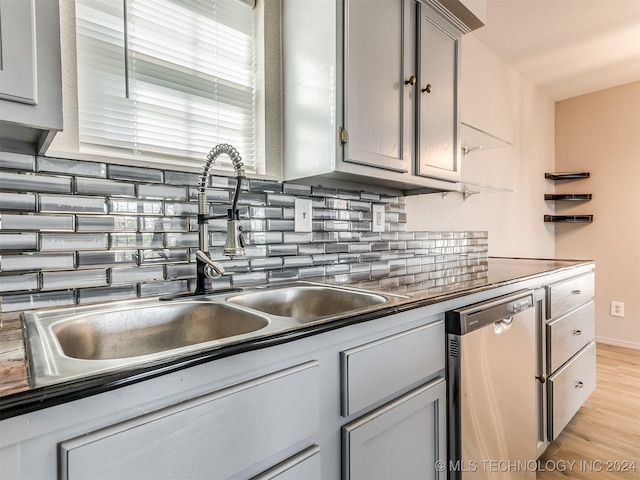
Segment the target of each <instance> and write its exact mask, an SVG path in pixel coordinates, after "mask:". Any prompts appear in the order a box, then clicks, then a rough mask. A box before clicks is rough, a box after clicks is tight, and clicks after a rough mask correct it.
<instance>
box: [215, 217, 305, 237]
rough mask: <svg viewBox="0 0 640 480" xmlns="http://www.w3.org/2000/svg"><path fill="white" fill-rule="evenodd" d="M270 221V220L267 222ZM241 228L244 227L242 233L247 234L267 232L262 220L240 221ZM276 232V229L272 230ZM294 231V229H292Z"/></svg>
mask: <svg viewBox="0 0 640 480" xmlns="http://www.w3.org/2000/svg"><path fill="white" fill-rule="evenodd" d="M267 221H269V220H267ZM240 226H241V227H242V231H243V232H245V233H247V232H264V231H265V221H264V220H260V219H255V218H251V219H246V220H241V221H240ZM272 230H274V229H272ZM292 230H293V228H292ZM225 232H226V220H225Z"/></svg>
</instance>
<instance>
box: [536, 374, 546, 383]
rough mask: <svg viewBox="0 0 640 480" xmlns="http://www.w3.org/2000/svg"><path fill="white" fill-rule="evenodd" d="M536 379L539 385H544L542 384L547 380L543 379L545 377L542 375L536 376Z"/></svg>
mask: <svg viewBox="0 0 640 480" xmlns="http://www.w3.org/2000/svg"><path fill="white" fill-rule="evenodd" d="M536 378H537V379H538V381H539V382H540V383H544V382H546V381H547V379H546V378H545V376H544V375H538V376H536Z"/></svg>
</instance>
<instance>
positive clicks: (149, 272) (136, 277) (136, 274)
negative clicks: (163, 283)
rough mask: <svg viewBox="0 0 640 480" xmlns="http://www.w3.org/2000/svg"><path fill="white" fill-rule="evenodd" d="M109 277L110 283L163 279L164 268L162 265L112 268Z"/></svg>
mask: <svg viewBox="0 0 640 480" xmlns="http://www.w3.org/2000/svg"><path fill="white" fill-rule="evenodd" d="M110 278H111V283H112V284H118V283H137V282H152V281H154V280H164V268H163V267H162V265H151V266H148V267H146V266H144V267H122V268H120V267H118V268H112V269H111V274H110Z"/></svg>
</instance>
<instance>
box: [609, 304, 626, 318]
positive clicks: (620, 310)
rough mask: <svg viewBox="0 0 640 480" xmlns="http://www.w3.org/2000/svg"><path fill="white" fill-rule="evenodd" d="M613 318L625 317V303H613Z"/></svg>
mask: <svg viewBox="0 0 640 480" xmlns="http://www.w3.org/2000/svg"><path fill="white" fill-rule="evenodd" d="M611 316H612V317H624V302H611Z"/></svg>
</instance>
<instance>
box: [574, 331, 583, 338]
mask: <svg viewBox="0 0 640 480" xmlns="http://www.w3.org/2000/svg"><path fill="white" fill-rule="evenodd" d="M572 333H573V335H575V336H576V337H578V336H580V335H582V330H574V331H573V332H572Z"/></svg>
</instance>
